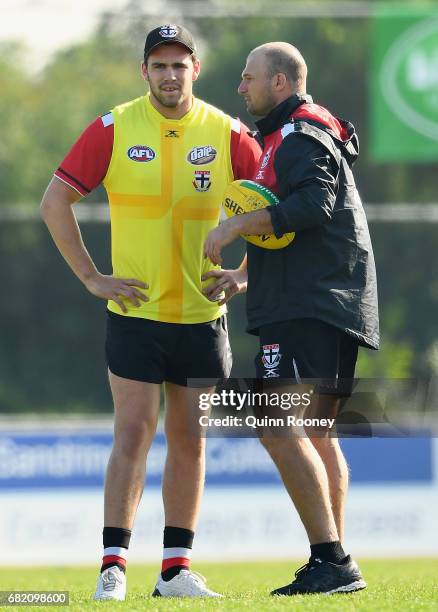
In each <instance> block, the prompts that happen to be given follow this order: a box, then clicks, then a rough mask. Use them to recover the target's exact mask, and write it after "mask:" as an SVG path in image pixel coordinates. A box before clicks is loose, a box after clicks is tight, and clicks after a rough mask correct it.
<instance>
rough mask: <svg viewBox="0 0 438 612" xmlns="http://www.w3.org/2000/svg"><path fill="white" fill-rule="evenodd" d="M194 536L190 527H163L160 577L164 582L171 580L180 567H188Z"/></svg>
mask: <svg viewBox="0 0 438 612" xmlns="http://www.w3.org/2000/svg"><path fill="white" fill-rule="evenodd" d="M194 536H195V533H194V531H190V529H183V528H182V527H165V528H164V537H163V563H162V565H161V577H162V578H163V580H164V581H165V582H168V581H169V580H172V578H174V577H175V576H176V575H177V574H179V573H180V571H181V570H182V569H189V567H190V559H191V556H192V545H193V538H194Z"/></svg>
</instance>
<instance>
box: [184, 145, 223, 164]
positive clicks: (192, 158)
mask: <svg viewBox="0 0 438 612" xmlns="http://www.w3.org/2000/svg"><path fill="white" fill-rule="evenodd" d="M216 155H217V151H216V149H214V148H213V147H212V146H211V145H204V146H202V147H193V149H192V150H191V151H189V154H188V155H187V161H188V162H189V164H193V165H194V166H204V165H205V164H211V162H212V161H214V160H215V159H216Z"/></svg>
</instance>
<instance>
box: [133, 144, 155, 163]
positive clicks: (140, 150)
mask: <svg viewBox="0 0 438 612" xmlns="http://www.w3.org/2000/svg"><path fill="white" fill-rule="evenodd" d="M128 157H129V159H131V160H132V161H135V162H150V161H152V160H153V159H155V151H153V150H152V149H151V148H150V147H147V146H146V145H135V146H133V147H131V148H130V149H128Z"/></svg>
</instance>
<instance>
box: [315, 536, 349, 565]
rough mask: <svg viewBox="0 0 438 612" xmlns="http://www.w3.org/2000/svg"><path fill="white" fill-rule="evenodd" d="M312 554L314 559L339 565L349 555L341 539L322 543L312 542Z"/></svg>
mask: <svg viewBox="0 0 438 612" xmlns="http://www.w3.org/2000/svg"><path fill="white" fill-rule="evenodd" d="M310 554H311V556H312V557H313V559H320V560H321V561H329V562H330V563H336V564H337V565H339V564H341V563H342V562H343V561H344V560H345V558H346V556H347V555H346V554H345V552H344V549H343V548H342V544H341V543H340V542H339V540H337V541H335V542H323V543H322V544H311V545H310Z"/></svg>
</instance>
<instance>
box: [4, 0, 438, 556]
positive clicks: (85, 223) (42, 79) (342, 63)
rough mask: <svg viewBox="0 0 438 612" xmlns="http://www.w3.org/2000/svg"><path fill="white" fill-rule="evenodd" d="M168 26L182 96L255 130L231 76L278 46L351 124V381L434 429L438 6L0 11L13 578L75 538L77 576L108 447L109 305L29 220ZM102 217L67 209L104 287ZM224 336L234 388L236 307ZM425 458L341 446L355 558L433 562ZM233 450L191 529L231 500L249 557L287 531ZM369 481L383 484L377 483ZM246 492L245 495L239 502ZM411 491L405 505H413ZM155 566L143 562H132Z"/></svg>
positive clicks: (279, 547)
mask: <svg viewBox="0 0 438 612" xmlns="http://www.w3.org/2000/svg"><path fill="white" fill-rule="evenodd" d="M172 22H176V23H182V24H183V25H185V26H186V27H188V28H189V29H190V30H191V31H192V32H193V34H194V35H195V38H196V40H197V41H198V46H199V54H200V57H201V60H202V73H201V77H200V79H199V81H198V82H197V84H196V88H195V93H196V95H198V96H199V97H201V98H203V99H205V100H207V101H208V102H211V103H213V104H214V105H216V106H219V107H220V108H222V109H223V110H225V111H226V112H228V113H229V114H231V115H233V116H239V117H240V118H241V119H242V120H243V121H244V122H245V123H247V124H248V125H249V126H251V127H253V123H252V119H251V117H250V116H248V115H247V114H246V111H245V107H244V104H243V103H242V100H241V99H240V98H239V96H238V95H237V93H236V89H237V86H238V84H239V80H240V73H241V71H242V68H243V67H244V65H245V59H246V56H247V54H248V52H249V51H250V50H251V49H252V48H253V47H255V46H257V45H259V44H262V43H264V42H268V41H273V40H284V41H288V42H291V43H293V44H294V45H295V46H297V47H298V48H299V49H300V50H301V52H302V53H303V55H304V57H305V59H306V61H307V63H308V67H309V80H308V91H309V93H310V94H311V95H312V96H313V98H314V100H315V101H316V102H317V103H319V104H322V105H323V106H326V107H328V108H329V109H330V110H331V111H332V112H333V113H334V114H335V115H337V116H340V117H343V118H346V119H348V120H350V121H351V122H352V123H353V124H354V125H355V127H356V130H357V132H358V134H359V138H360V142H361V154H360V157H359V160H358V162H357V163H356V166H355V176H356V180H357V184H358V189H359V191H360V193H361V196H362V199H363V201H364V203H365V207H366V210H367V214H368V219H369V223H370V230H371V236H372V240H373V244H374V250H375V256H376V264H377V271H378V281H379V299H380V316H381V331H382V348H381V351H379V352H378V353H376V352H370V351H365V350H362V351H361V354H360V359H359V366H358V371H357V374H358V375H359V376H361V377H366V378H397V379H405V378H418V379H419V380H420V381H422V387H421V388H422V389H423V392H422V393H423V397H422V402H423V403H424V404H425V405H426V408H427V410H428V411H432V412H433V411H436V410H437V404H438V402H437V385H436V382H435V377H436V376H437V374H438V324H437V310H438V266H437V265H436V261H437V255H436V253H437V245H438V199H437V162H438V8H437V5H436V2H434V1H432V0H431V1H430V2H427V1H424V2H408V3H400V2H385V3H380V2H361V1H357V2H334V1H331V0H326V1H321V2H307V1H306V2H297V1H288V0H282V1H278V0H272V1H271V2H269V3H266V2H258V1H254V0H252V1H251V0H247V1H243V0H239V1H235V0H229V1H228V0H199V1H196V0H191V1H182V0H181V1H177V0H169V1H167V2H165V3H163V2H159V1H158V0H157V1H154V0H143V1H142V0H131V1H127V0H105V1H103V0H76V1H75V3H71V2H64V1H60V0H58V1H55V0H32V1H30V0H1V1H0V57H1V59H0V92H1V95H0V121H1V125H2V131H1V137H0V185H1V189H0V286H1V287H2V289H3V298H2V300H1V302H0V426H1V431H0V459H1V460H0V498H1V500H2V508H3V510H2V511H0V516H1V518H2V521H0V534H2V531H3V536H2V537H3V538H7V540H6V541H7V542H9V546H10V547H11V550H13V551H15V552H14V553H13V554H14V555H16V557H17V558H16V562H17V563H20V562H23V560H27V562H30V560H31V559H32V555H33V552H32V551H33V550H34V547H37V546H38V545H39V540H38V538H39V537H40V536H39V535H38V534H40V533H41V534H43V535H44V534H47V533H50V534H51V535H54V536H59V538H60V539H61V540H62V538H63V537H68V538H69V540H72V539H73V540H75V541H76V542H77V546H78V548H77V551H78V559H82V560H83V559H84V557H83V555H82V550H81V547H82V548H83V542H84V541H87V542H89V541H90V539H91V541H93V542H94V540H96V546H98V540H99V537H98V533H97V534H96V532H99V530H100V526H99V525H100V522H101V521H100V513H101V508H100V504H101V499H100V497H101V493H100V491H101V486H102V481H103V471H104V466H105V463H106V459H107V456H108V452H109V448H110V443H111V424H110V423H111V413H112V403H111V397H110V394H109V389H108V386H107V381H106V368H105V360H104V350H103V341H104V333H105V316H104V315H105V304H104V303H103V302H100V301H98V300H96V299H95V298H93V297H92V296H91V295H89V294H87V292H86V290H85V289H84V288H83V287H82V285H81V284H80V283H79V281H77V280H76V278H75V277H74V276H73V275H72V273H71V272H70V270H69V269H68V268H67V266H66V264H65V263H64V261H63V260H62V258H61V256H60V255H59V254H58V252H57V250H56V249H55V247H54V246H53V244H52V242H51V239H50V237H49V234H48V232H47V230H46V228H45V226H43V224H42V222H41V220H40V218H39V213H38V206H39V202H40V200H41V196H42V193H43V191H44V189H45V187H46V185H47V183H48V182H49V180H50V178H51V176H52V173H53V171H54V170H55V169H56V167H57V166H58V165H59V163H60V162H61V160H62V159H63V157H64V156H65V154H66V152H67V151H68V150H69V148H70V147H71V145H72V144H73V142H74V141H75V140H76V139H77V138H78V136H79V135H80V133H81V132H82V130H83V129H84V128H85V127H86V126H87V125H88V124H89V123H90V122H92V121H93V120H94V119H95V117H96V116H98V115H102V114H104V113H106V112H108V111H109V110H110V109H111V108H113V107H114V106H115V105H117V104H119V103H122V102H125V101H127V100H129V99H132V98H135V97H137V96H139V95H142V94H143V93H144V81H143V80H142V79H141V78H140V73H139V64H140V61H141V59H142V51H143V46H144V38H145V33H146V32H147V31H148V30H150V29H151V28H153V27H156V26H157V25H161V24H163V23H172ZM105 201H106V198H105V193H104V191H103V189H101V188H100V189H98V190H96V191H95V192H93V193H92V194H90V195H89V196H88V197H87V198H85V199H84V200H83V203H82V204H81V205H79V206H78V207H77V208H78V216H79V218H80V219H81V229H82V232H83V236H84V239H85V242H86V244H87V247H88V248H89V250H90V252H91V254H92V256H93V258H94V259H95V261H96V263H97V265H98V267H99V268H100V270H101V271H103V272H105V273H110V271H111V265H110V258H109V253H110V232H109V224H108V221H107V212H106V206H105ZM243 252H244V245H243V244H242V243H238V244H235V245H233V247H231V248H228V249H227V252H226V261H225V263H226V265H227V266H228V265H229V266H232V265H235V264H237V263H238V262H239V261H240V258H241V256H242V254H243ZM230 329H231V342H232V347H233V353H234V369H233V374H234V376H252V375H253V358H254V355H255V353H256V350H257V349H256V344H257V343H256V340H255V339H254V338H251V337H250V336H248V335H247V334H245V333H244V329H245V298H244V297H243V296H239V297H237V298H235V299H234V300H233V301H232V303H231V305H230ZM86 415H88V416H86ZM419 440H420V439H417V440H390V441H388V440H386V441H385V444H383V446H378V444H379V443H381V441H380V442H379V441H376V440H369V441H364V440H355V441H349V442H347V443H346V452H347V451H348V453H347V454H348V456H349V460H350V463H352V464H353V465H354V466H355V469H352V483H353V485H357V487H355V486H353V488H352V494H351V502H350V503H351V504H352V506H351V508H356V510H360V512H359V514H357V512H354V513H353V510H352V511H351V517H352V518H351V525H353V524H354V525H355V529H356V532H357V533H359V535H360V539H361V541H362V549H361V550H364V551H365V553H364V554H367V552H366V551H367V550H368V549H367V544H366V542H368V543H369V550H370V551H374V552H375V550H376V544H379V543H380V544H379V545H380V548H379V550H381V551H383V552H384V551H385V550H387V551H388V550H389V552H391V551H392V552H394V553H397V554H403V551H407V553H409V554H423V553H427V554H433V553H432V549H433V546H435V550H436V542H435V544H433V541H432V540H431V539H430V537H428V529H429V527H428V525H429V523H428V521H429V520H430V516H429V514H430V513H429V507H433V505H434V504H431V500H432V499H434V500H436V495H437V487H436V479H437V469H436V464H437V452H436V446H434V441H432V440H430V439H426V438H425V439H421V440H423V441H419ZM244 442H245V444H246V445H247V446H245V444H243V442H242V441H241V442H239V441H236V440H234V441H233V440H231V441H222V442H220V441H217V440H215V441H214V444H213V446H210V451H209V461H210V475H211V478H213V480H210V484H211V487H210V488H209V487H207V492H208V494H207V496H206V502H205V504H206V508H207V509H209V512H210V514H209V521H210V523H208V522H206V521H205V520H204V519H203V520H204V522H203V523H202V528H201V531H202V529H203V530H204V532H205V533H206V534H207V535H208V534H209V533H210V536H211V534H213V533H217V532H219V533H220V532H221V528H220V527H219V529H218V524H219V525H220V523H216V524H214V521H215V520H216V521H223V520H224V519H223V516H222V513H223V504H224V503H225V499H224V497H225V493H224V491H225V490H226V491H228V493H227V495H230V496H232V495H234V496H237V497H235V508H236V516H237V514H238V512H240V515H239V516H240V519H241V525H240V527H239V529H240V531H239V533H241V532H242V530H245V529H246V530H247V540H248V543H250V542H253V541H256V540H257V539H258V538H257V535H256V534H257V533H258V532H262V533H265V534H267V535H272V534H274V535H275V534H276V533H278V534H280V533H281V532H283V533H284V531H282V530H283V528H286V526H285V524H283V523H282V522H281V521H282V520H284V521H289V520H292V518H291V516H290V514H291V513H290V510H289V505H288V504H289V502H288V500H287V498H286V497H285V494H284V493H283V491H282V489H281V487H280V486H279V482H278V479H277V477H276V475H275V472H274V471H273V470H272V468H271V467H270V466H269V465H268V462H267V459H266V458H265V456H264V455H263V452H262V451H260V452H259V450H256V447H255V445H254V444H255V443H256V442H257V441H255V440H249V441H244ZM233 444H234V446H233ZM239 444H240V446H236V445H239ZM367 444H368V446H367ZM370 444H371V446H370ZM373 444H374V446H372V445H373ZM221 445H222V446H221ZM227 445H228V446H227ZM248 445H249V446H248ZM164 449H165V446H164V440H163V439H162V437H161V438H160V437H159V438H158V440H157V446H156V450H155V451H154V452H155V453H156V455H154V456H153V457H155V459H151V464H150V469H151V470H152V472H151V474H152V476H151V493H148V492H147V493H146V494H145V495H146V498H147V501H146V502H143V505H144V506H145V507H146V506H147V507H148V508H152V509H153V512H154V515H153V517H152V518H151V515H144V516H143V515H142V516H143V518H142V517H140V518H139V521H140V525H143V532H144V533H146V534H150V533H151V534H153V533H155V532H156V531H157V530H156V529H155V528H154V529H153V528H152V527H151V525H152V526H153V525H156V524H157V525H159V524H160V520H161V519H160V516H161V515H160V512H161V511H160V509H159V507H160V504H159V493H158V491H159V488H158V487H159V482H160V479H159V474H160V470H161V464H162V459H163V456H164ZM257 449H258V447H257ZM243 456H245V457H248V456H251V457H252V463H251V462H250V464H249V463H248V464H246V463H245V462H243V463H242V457H243ZM230 457H231V459H230ZM401 458H403V460H402V459H401ZM383 464H385V465H386V466H388V465H389V466H392V468H393V469H389V470H386V471H385V470H383V476H382V465H383ZM154 470H155V471H154ZM215 470H216V471H215ZM245 470H246V471H245ZM215 478H216V480H214V479H215ZM207 482H208V480H207ZM245 484H248V488H247V490H245V493H244V495H243V497H242V495H241V496H240V497H239V496H238V494H237V492H236V491H237V490H240V491H241V490H242V485H245ZM236 485H238V487H237V488H236ZM382 485H385V486H382ZM215 487H216V488H215ZM221 487H222V489H221ZM233 487H235V488H234V489H233ZM257 487H258V488H257ZM263 487H268V489H269V491H270V493H269V496H268V497H266V496H264V495H263V494H262V492H263V491H264V489H263ZM406 487H408V489H406ZM412 487H414V489H412ZM415 487H417V488H415ZM60 489H62V490H63V491H64V495H63V497H62V498H60V496H59V490H60ZM85 491H86V492H87V493H86V494H85ZM230 491H232V492H233V493H231V492H230ZM388 491H389V492H388ZM408 491H409V492H412V491H415V495H416V497H415V503H414V498H413V497H412V496H410V495H408V494H407V492H408ZM148 495H149V496H150V498H149V497H147V496H148ZM391 495H392V497H391ZM431 496H432V497H431ZM228 499H230V498H228ZM233 499H234V498H233ZM72 500H75V503H74V508H75V512H73V508H72ZM220 500H222V501H220ZM251 500H252V501H251ZM275 500H277V501H275ZM376 500H378V504H377V505H376ZM418 500H422V501H421V503H418ZM24 502H26V503H24ZM277 502H278V504H277ZM81 504H82V506H81ZM148 504H149V505H148ZM221 504H222V505H221ZM254 504H256V505H258V507H259V509H260V519H257V520H256V519H253V520H255V521H256V522H255V523H254V525H253V531H251V529H252V527H251V524H250V522H248V517H247V513H248V508H249V507H251V506H254ZM273 504H277V506H276V511H275V515H274V514H273V512H272V507H273ZM435 504H436V502H435ZM49 507H50V508H52V509H53V511H52V513H51V515H50V518H49V515H48V514H47V512H48V508H49ZM25 508H27V509H28V510H29V509H32V510H31V511H30V510H29V512H27V513H26V510H25ZM68 508H70V509H71V510H70V514H69V511H68ZM78 508H82V510H83V512H87V513H90V514H91V515H92V516H93V517H94V519H93V521H95V522H96V527H95V526H94V522H93V521H92V522H91V524H88V526H86V530H85V531H84V526H80V525H79V524H78V521H77V519H76V521H75V517H74V515H75V513H76V511H77V509H78ZM238 508H240V510H239V511H237V509H238ZM281 508H284V512H282V511H280V510H279V509H281ZM2 512H3V514H2ZM263 512H264V513H265V514H263ZM17 513H18V515H19V517H20V521H17ZM379 513H380V514H379ZM353 514H354V516H353ZM61 515H62V517H63V518H62V520H60V518H59V517H60V516H61ZM32 517H33V518H32ZM281 517H283V518H281ZM358 517H359V518H358ZM360 517H362V518H360ZM293 520H294V521H295V518H293ZM141 521H143V523H142V522H141ZM212 521H213V522H212ZM236 521H237V518H236ZM257 521H259V522H257ZM237 523H238V521H237ZM237 523H236V524H237ZM213 524H214V525H215V526H214V525H213ZM20 525H21V526H20ZM293 525H294V526H291V525H289V524H288V526H287V529H289V532H290V533H291V534H293V533H295V532H296V534H297V535H296V538H295V540H294V537H295V536H294V537H292V535H291V539H290V541H288V542H287V543H284V542H280V541H279V542H277V544H276V547H275V546H274V548H273V550H272V551H271V552H272V556H278V555H282V554H283V555H287V554H289V553H288V551H290V550H291V542H293V541H294V542H295V543H297V542H298V544H297V548H296V551H297V554H300V552H301V550H304V548H303V547H304V546H305V538H304V536H303V533H302V532H301V531H300V526H299V524H298V523H294V524H293ZM269 526H270V527H269ZM394 526H395V527H394ZM229 528H230V526H229V525H228V527H227V529H229ZM269 529H271V531H269ZM272 530H273V531H272ZM293 530H295V532H294V531H293ZM385 530H386V531H385ZM139 533H142V531H141V528H139ZM72 535H73V536H74V537H73V538H72ZM41 537H43V536H41ZM148 537H149V536H148ZM151 537H152V535H151ZM242 537H243V536H242ZM53 539H54V540H55V539H56V537H54V538H53ZM231 539H232V538H231ZM274 539H275V538H274ZM279 540H281V538H279ZM41 541H42V540H41ZM44 541H45V542H46V544H47V538H46V539H45V540H44ZM158 541H159V539H158V540H157V542H158ZM206 541H207V542H209V541H210V540H208V538H207V540H206ZM364 542H365V544H363V543H364ZM408 542H410V543H411V544H408ZM81 543H82V544H81ZM46 544H45V547H46V549H47V550H48V548H47V546H46ZM413 544H415V546H413ZM54 546H55V544H54ZM158 546H159V544H158ZM248 546H249V544H248ZM388 546H389V548H388ZM391 546H392V548H391ZM207 548H208V547H207V546H206V550H207ZM241 548H242V547H240V546H239V549H241ZM153 550H154V548H153V546H152V548H151V549H150V550H149V551H148V552H147V553H145V551H144V550H143V549H142V550H140V548H139V552H138V558H139V559H143V558H145V555H146V557H147V555H148V554H150V553H151V551H153ZM247 551H248V553H249V552H251V548H250V546H249V548H247ZM383 552H382V554H383ZM225 553H226V554H228V553H229V554H232V550H231V552H230V551H227V550H226V551H225ZM233 554H234V553H233ZM251 554H253V555H254V554H257V550H253V551H252V552H251ZM290 554H292V553H290ZM435 554H436V553H435ZM51 555H52V556H51ZM57 555H58V556H59V548H56V546H55V548H54V551H52V552H50V553H49V552H48V553H47V559H46V560H51V561H57V560H58V556H57ZM44 559H45V557H44V555H43V557H41V556H40V561H41V562H44ZM72 559H73V560H74V554H73V555H72ZM9 561H10V559H9Z"/></svg>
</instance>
